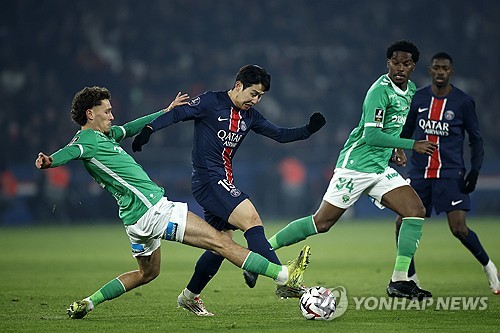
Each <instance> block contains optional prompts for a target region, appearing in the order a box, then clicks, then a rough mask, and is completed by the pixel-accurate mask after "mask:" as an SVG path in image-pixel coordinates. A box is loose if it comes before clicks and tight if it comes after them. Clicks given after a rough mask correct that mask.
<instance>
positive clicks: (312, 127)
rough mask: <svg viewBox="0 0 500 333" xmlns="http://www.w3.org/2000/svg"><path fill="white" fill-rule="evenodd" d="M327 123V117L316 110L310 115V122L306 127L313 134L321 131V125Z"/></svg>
mask: <svg viewBox="0 0 500 333" xmlns="http://www.w3.org/2000/svg"><path fill="white" fill-rule="evenodd" d="M325 124H326V119H325V117H324V116H323V115H322V114H321V113H319V112H316V113H314V114H312V115H311V117H309V124H307V125H306V127H307V129H308V130H309V133H311V134H313V133H316V132H317V131H319V130H320V128H321V127H323V126H325Z"/></svg>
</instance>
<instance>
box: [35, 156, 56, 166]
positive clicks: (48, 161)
mask: <svg viewBox="0 0 500 333" xmlns="http://www.w3.org/2000/svg"><path fill="white" fill-rule="evenodd" d="M51 165H52V157H51V156H47V155H45V154H44V153H42V152H39V153H38V157H37V159H36V160H35V166H36V168H37V169H47V168H50V166H51Z"/></svg>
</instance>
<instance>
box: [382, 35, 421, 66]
mask: <svg viewBox="0 0 500 333" xmlns="http://www.w3.org/2000/svg"><path fill="white" fill-rule="evenodd" d="M397 51H401V52H408V53H411V57H412V59H413V61H414V62H415V63H417V62H418V59H419V58H420V51H419V50H418V47H417V46H416V45H415V44H413V43H412V42H410V41H409V40H398V41H397V42H394V43H392V44H391V45H390V46H389V47H388V48H387V52H386V55H387V59H391V58H392V56H393V54H394V52H397Z"/></svg>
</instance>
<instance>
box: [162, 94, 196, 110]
mask: <svg viewBox="0 0 500 333" xmlns="http://www.w3.org/2000/svg"><path fill="white" fill-rule="evenodd" d="M190 98H191V97H189V95H188V94H182V93H181V92H180V91H179V92H178V93H177V96H175V99H174V100H173V101H172V103H170V105H169V106H168V108H166V109H164V111H165V112H168V111H170V110H172V109H173V108H175V107H176V106H179V105H184V104H187V103H188V100H189V99H190Z"/></svg>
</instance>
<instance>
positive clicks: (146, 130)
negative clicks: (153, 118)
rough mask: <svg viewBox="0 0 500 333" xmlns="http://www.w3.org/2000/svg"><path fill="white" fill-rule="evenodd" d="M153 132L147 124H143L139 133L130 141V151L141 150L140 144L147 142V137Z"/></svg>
mask: <svg viewBox="0 0 500 333" xmlns="http://www.w3.org/2000/svg"><path fill="white" fill-rule="evenodd" d="M151 134H153V129H152V128H151V127H149V126H144V127H143V128H142V129H141V131H140V132H139V134H137V135H136V136H135V138H134V142H132V151H134V152H136V151H142V146H144V145H145V144H146V143H148V142H149V137H150V136H151Z"/></svg>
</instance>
